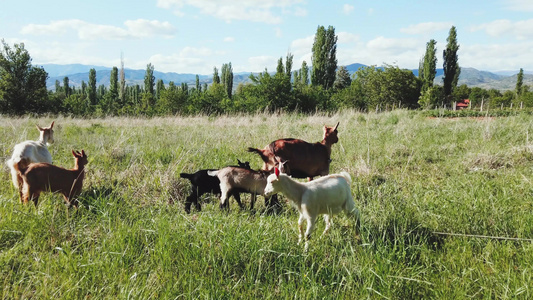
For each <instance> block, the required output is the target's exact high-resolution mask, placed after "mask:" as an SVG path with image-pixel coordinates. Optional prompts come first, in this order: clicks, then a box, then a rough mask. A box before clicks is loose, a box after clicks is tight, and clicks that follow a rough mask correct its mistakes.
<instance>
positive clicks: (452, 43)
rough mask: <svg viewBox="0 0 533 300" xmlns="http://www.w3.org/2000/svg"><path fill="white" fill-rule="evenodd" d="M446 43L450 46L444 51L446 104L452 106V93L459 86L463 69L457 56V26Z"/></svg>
mask: <svg viewBox="0 0 533 300" xmlns="http://www.w3.org/2000/svg"><path fill="white" fill-rule="evenodd" d="M446 42H448V44H447V45H446V49H444V51H443V57H444V77H443V79H442V80H443V92H444V98H445V101H446V103H448V104H450V103H451V96H452V92H453V90H454V89H455V87H456V86H457V81H458V80H459V74H460V73H461V68H460V67H459V58H458V56H457V51H458V50H459V45H458V44H457V31H456V29H455V26H452V28H450V32H449V35H448V38H447V39H446Z"/></svg>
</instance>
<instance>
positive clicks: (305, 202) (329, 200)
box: [264, 168, 360, 251]
mask: <svg viewBox="0 0 533 300" xmlns="http://www.w3.org/2000/svg"><path fill="white" fill-rule="evenodd" d="M351 180H352V179H351V177H350V174H348V173H346V172H341V173H340V174H331V175H327V176H323V177H320V178H318V179H316V180H313V181H309V182H298V181H296V180H294V179H292V178H291V177H289V176H287V175H286V174H283V173H281V172H280V171H279V170H278V169H277V168H276V169H275V172H274V174H272V175H270V176H268V179H267V185H266V187H265V190H264V193H265V195H267V196H268V195H269V194H272V193H282V194H284V195H285V196H286V197H287V198H288V199H289V200H290V201H291V202H292V204H294V206H295V207H296V208H297V209H298V212H299V213H300V218H299V219H298V231H299V235H298V244H299V243H300V242H301V241H302V238H303V237H304V231H303V226H302V225H303V221H304V220H306V221H307V230H306V231H305V250H306V251H307V248H308V246H309V238H310V237H311V233H312V232H313V229H314V228H315V224H316V219H317V217H318V216H319V215H324V221H325V222H326V228H325V229H324V233H323V234H325V233H327V232H328V230H329V228H330V227H331V221H330V218H331V216H332V215H335V214H338V213H340V212H342V211H344V212H345V213H346V214H347V215H348V216H351V217H353V218H354V219H355V226H356V231H357V232H359V223H360V214H359V210H358V209H357V207H356V206H355V202H354V200H353V197H352V193H351V191H350V183H351Z"/></svg>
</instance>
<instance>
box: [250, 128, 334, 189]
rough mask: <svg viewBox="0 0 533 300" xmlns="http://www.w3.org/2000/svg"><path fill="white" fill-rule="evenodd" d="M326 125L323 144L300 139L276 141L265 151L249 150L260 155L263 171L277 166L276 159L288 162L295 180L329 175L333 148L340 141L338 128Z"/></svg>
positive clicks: (290, 173)
mask: <svg viewBox="0 0 533 300" xmlns="http://www.w3.org/2000/svg"><path fill="white" fill-rule="evenodd" d="M338 126H339V123H337V125H335V127H328V126H325V125H324V137H323V139H322V141H321V142H317V143H308V142H306V141H303V140H299V139H292V138H289V139H279V140H275V141H273V142H272V143H270V144H269V145H267V146H266V147H265V148H263V149H257V148H251V147H250V148H248V152H253V153H257V154H259V156H261V159H262V160H263V162H264V164H263V167H262V169H263V170H270V169H272V168H274V166H275V165H276V163H277V162H276V157H279V158H280V159H281V160H282V161H286V162H287V164H286V166H285V169H286V171H287V174H289V175H291V176H292V177H294V178H306V177H307V178H308V179H309V181H310V180H312V179H313V177H315V176H324V175H327V174H329V165H330V162H331V146H332V145H333V144H335V143H337V142H338V141H339V138H338V137H337V133H338V132H337V127H338Z"/></svg>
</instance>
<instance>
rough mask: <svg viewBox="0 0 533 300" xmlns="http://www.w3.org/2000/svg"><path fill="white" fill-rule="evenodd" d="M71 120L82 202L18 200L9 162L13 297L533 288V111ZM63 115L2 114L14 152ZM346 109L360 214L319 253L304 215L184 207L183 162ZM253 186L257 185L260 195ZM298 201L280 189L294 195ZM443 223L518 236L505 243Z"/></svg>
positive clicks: (344, 139) (4, 194) (65, 129)
mask: <svg viewBox="0 0 533 300" xmlns="http://www.w3.org/2000/svg"><path fill="white" fill-rule="evenodd" d="M54 120H56V127H57V128H56V127H54V129H55V140H56V143H55V144H54V145H52V146H51V147H50V148H49V149H50V151H51V153H52V156H53V158H54V163H55V164H57V165H61V166H65V167H69V168H70V167H72V165H73V158H72V156H71V155H70V150H71V149H76V150H81V149H85V151H86V152H87V154H88V156H89V165H88V174H87V176H86V182H85V184H84V186H85V188H84V192H83V193H82V196H81V202H82V204H83V205H82V206H81V208H80V209H79V210H77V211H76V210H68V209H67V208H66V207H65V205H64V204H63V203H62V199H61V197H60V196H59V195H52V194H46V195H43V196H42V199H41V201H40V205H39V207H38V208H37V209H35V208H34V207H33V206H31V205H28V206H23V205H21V204H19V201H18V194H17V192H16V191H15V190H14V188H13V187H12V185H11V181H10V174H9V172H8V170H7V168H6V167H4V169H3V170H4V171H3V172H1V173H0V281H1V283H0V297H2V298H6V299H13V298H17V299H18V298H38V299H40V298H62V299H72V298H96V299H102V298H107V299H108V298H136V299H149V298H161V299H168V298H210V299H211V298H216V299H220V298H265V299H270V298H276V299H278V298H311V299H317V298H328V299H340V298H344V299H359V298H385V299H412V298H424V299H433V298H440V299H455V298H470V297H473V298H521V299H530V298H531V297H533V291H532V287H533V278H532V274H533V271H532V267H533V260H532V259H531V257H533V243H532V242H531V241H530V240H527V239H531V238H533V216H532V214H531V211H532V208H533V204H532V200H531V199H532V198H533V197H532V196H533V186H532V180H533V175H532V167H533V142H532V141H531V139H532V138H531V137H530V132H532V130H533V120H532V119H531V118H530V116H528V115H520V114H519V115H515V116H508V117H491V118H489V117H487V118H459V119H446V118H430V117H427V116H426V115H424V114H423V113H420V112H414V111H404V110H398V111H393V112H388V113H383V114H372V113H370V114H362V113H358V112H351V111H347V112H342V113H337V114H316V115H312V116H305V115H297V114H275V115H269V114H257V115H241V116H221V117H216V118H212V117H206V116H196V117H176V118H170V117H169V118H154V119H134V118H105V119H84V120H82V119H72V118H65V117H60V118H57V119H54ZM50 121H52V119H50V118H40V119H34V118H8V117H0V141H1V142H0V156H1V157H0V158H1V159H2V160H4V161H5V160H6V159H7V158H8V157H9V156H10V155H11V152H12V148H13V146H14V145H15V144H16V143H18V142H20V141H23V140H25V139H37V130H36V129H34V128H35V127H34V125H35V124H41V125H42V124H48V123H49V122H50ZM337 121H340V126H339V132H340V133H339V138H340V141H339V143H338V144H335V145H334V146H333V151H332V159H333V162H332V172H338V171H341V170H345V171H348V172H349V173H350V174H351V175H352V178H353V182H352V192H353V194H354V198H355V200H356V204H357V205H358V207H359V208H360V210H361V214H362V232H361V235H360V236H359V237H356V236H355V232H354V231H353V226H352V225H353V224H352V221H351V220H349V219H348V218H345V217H344V216H340V217H336V218H334V219H333V227H332V229H331V231H330V232H329V234H328V235H326V236H322V237H320V236H319V234H320V231H321V230H323V228H324V224H323V222H319V223H318V228H317V230H316V231H315V232H316V234H315V235H314V236H313V238H312V240H311V244H310V248H309V252H308V253H303V248H302V246H298V245H296V242H297V225H296V222H297V218H298V217H297V213H296V212H295V210H294V209H293V208H292V207H290V206H288V205H286V206H285V207H284V210H283V212H282V213H280V214H278V215H269V214H266V213H263V212H264V209H263V206H262V204H261V203H260V204H259V207H258V210H257V212H255V213H250V212H248V211H239V209H238V207H237V206H236V205H235V204H234V203H232V207H231V212H230V213H223V212H221V211H219V209H218V205H217V199H215V198H214V197H205V198H204V199H203V200H204V201H203V202H204V203H203V206H202V207H203V210H202V212H195V211H193V214H191V215H187V214H185V213H184V211H183V201H184V199H185V197H186V196H187V194H188V189H189V185H188V182H186V181H184V180H181V179H179V173H180V172H183V171H185V172H190V171H196V170H197V169H201V168H212V167H221V166H224V165H228V164H234V163H235V162H236V159H237V158H238V159H240V160H243V161H244V160H248V161H250V163H251V165H252V167H253V168H259V167H260V166H261V161H260V159H259V158H258V157H257V156H256V155H254V154H251V153H248V152H246V148H247V147H249V146H253V147H263V146H264V145H266V144H268V143H269V142H270V141H272V140H274V139H277V138H281V137H296V138H302V139H305V140H307V141H319V140H321V138H322V126H323V125H324V124H329V125H333V124H335V123H336V122H337ZM246 199H249V198H246ZM282 199H283V198H282ZM260 202H261V201H260ZM436 232H448V233H456V234H469V235H484V236H495V237H513V238H519V239H523V240H497V239H490V238H474V237H469V236H445V235H440V234H437V233H436Z"/></svg>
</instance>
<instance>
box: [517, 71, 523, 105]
mask: <svg viewBox="0 0 533 300" xmlns="http://www.w3.org/2000/svg"><path fill="white" fill-rule="evenodd" d="M523 85H524V69H522V68H520V72H518V74H517V75H516V87H515V93H516V97H517V98H519V97H520V96H521V95H522V92H523V89H522V87H523Z"/></svg>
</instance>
